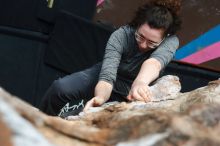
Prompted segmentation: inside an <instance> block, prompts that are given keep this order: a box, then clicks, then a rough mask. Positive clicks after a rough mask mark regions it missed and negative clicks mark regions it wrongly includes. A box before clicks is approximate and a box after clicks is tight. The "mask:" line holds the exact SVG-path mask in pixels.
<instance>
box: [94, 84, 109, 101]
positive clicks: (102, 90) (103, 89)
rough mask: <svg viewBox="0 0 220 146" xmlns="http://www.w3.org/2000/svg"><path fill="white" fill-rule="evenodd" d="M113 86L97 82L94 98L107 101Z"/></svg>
mask: <svg viewBox="0 0 220 146" xmlns="http://www.w3.org/2000/svg"><path fill="white" fill-rule="evenodd" d="M112 88H113V86H112V85H111V84H110V83H108V82H105V81H99V82H98V83H97V85H96V87H95V95H94V96H95V97H101V98H104V99H106V100H108V99H109V97H110V95H111V92H112Z"/></svg>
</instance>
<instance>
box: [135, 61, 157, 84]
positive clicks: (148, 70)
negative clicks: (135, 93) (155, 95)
mask: <svg viewBox="0 0 220 146" xmlns="http://www.w3.org/2000/svg"><path fill="white" fill-rule="evenodd" d="M160 70H161V64H160V62H159V61H158V60H156V59H154V58H150V59H148V60H146V61H145V62H144V63H143V64H142V66H141V69H140V71H139V73H138V75H137V77H136V79H135V80H134V83H133V84H135V82H144V83H146V84H147V85H149V84H150V83H151V82H152V81H154V80H155V79H156V78H157V77H158V76H159V73H160Z"/></svg>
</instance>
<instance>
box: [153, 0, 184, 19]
mask: <svg viewBox="0 0 220 146" xmlns="http://www.w3.org/2000/svg"><path fill="white" fill-rule="evenodd" d="M151 3H152V4H153V5H158V6H164V7H166V8H168V9H169V10H170V11H172V12H173V13H175V14H176V15H178V14H179V13H180V8H181V0H152V1H151Z"/></svg>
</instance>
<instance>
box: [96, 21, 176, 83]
mask: <svg viewBox="0 0 220 146" xmlns="http://www.w3.org/2000/svg"><path fill="white" fill-rule="evenodd" d="M134 33H135V30H134V29H133V28H131V27H130V26H128V25H126V26H122V27H120V28H119V29H117V30H116V31H115V32H114V33H112V35H111V36H110V38H109V41H108V43H107V45H106V50H105V55H104V59H103V63H102V69H101V72H100V75H99V80H104V81H107V82H108V83H110V84H112V85H113V84H114V83H115V81H116V78H118V77H121V78H124V79H129V80H134V79H135V77H136V76H137V74H138V72H139V70H140V68H141V65H142V63H143V62H144V61H145V60H146V59H149V58H155V59H157V60H158V61H159V62H160V63H161V66H162V68H164V67H165V66H166V65H167V64H168V63H169V62H170V61H171V60H172V58H173V57H174V54H175V52H176V50H177V48H178V46H179V40H178V38H177V37H176V36H169V37H167V38H166V39H165V40H164V41H163V42H162V43H161V45H160V46H159V47H157V48H156V49H154V50H150V51H148V52H144V53H143V52H140V51H139V50H138V45H137V42H136V40H135V36H134Z"/></svg>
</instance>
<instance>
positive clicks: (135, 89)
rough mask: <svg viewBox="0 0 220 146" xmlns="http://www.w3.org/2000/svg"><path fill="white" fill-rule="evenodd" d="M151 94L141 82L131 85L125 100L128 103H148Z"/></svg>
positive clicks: (147, 87)
mask: <svg viewBox="0 0 220 146" xmlns="http://www.w3.org/2000/svg"><path fill="white" fill-rule="evenodd" d="M151 97H152V93H151V91H150V90H149V86H148V85H147V84H146V83H144V82H141V81H138V82H135V83H133V85H132V87H131V90H130V92H129V95H128V96H127V99H128V100H129V101H136V100H137V101H144V102H150V101H151Z"/></svg>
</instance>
